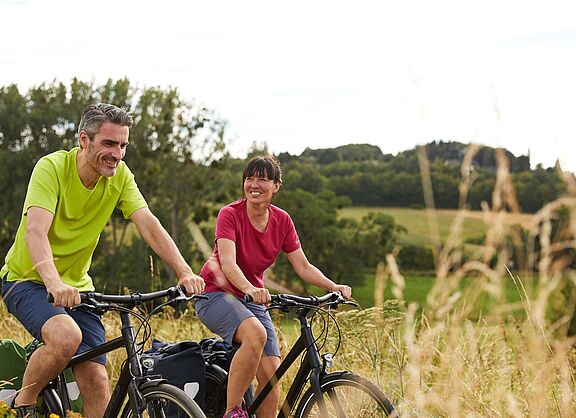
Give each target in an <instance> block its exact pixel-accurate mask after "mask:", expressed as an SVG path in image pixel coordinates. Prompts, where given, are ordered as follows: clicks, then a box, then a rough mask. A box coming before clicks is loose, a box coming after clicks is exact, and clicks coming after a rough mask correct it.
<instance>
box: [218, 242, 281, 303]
mask: <svg viewBox="0 0 576 418" xmlns="http://www.w3.org/2000/svg"><path fill="white" fill-rule="evenodd" d="M216 245H217V246H218V256H219V258H220V267H221V268H222V271H223V272H224V275H225V276H226V278H227V279H228V280H229V281H230V283H232V284H233V285H234V286H235V287H236V288H237V289H239V290H240V291H241V292H242V293H244V294H246V295H250V296H252V299H253V300H254V303H260V304H264V303H268V302H270V293H269V292H268V290H267V289H262V288H258V287H255V286H253V285H252V283H250V282H249V281H248V279H247V278H246V276H244V273H243V272H242V270H241V269H240V267H238V264H236V243H235V242H234V241H232V240H229V239H226V238H218V240H216Z"/></svg>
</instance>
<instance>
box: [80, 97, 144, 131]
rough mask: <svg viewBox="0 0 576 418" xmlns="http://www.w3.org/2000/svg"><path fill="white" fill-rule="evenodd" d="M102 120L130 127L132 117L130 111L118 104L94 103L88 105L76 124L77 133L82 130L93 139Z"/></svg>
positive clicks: (132, 120) (132, 121)
mask: <svg viewBox="0 0 576 418" xmlns="http://www.w3.org/2000/svg"><path fill="white" fill-rule="evenodd" d="M104 122H111V123H115V124H117V125H120V126H127V127H129V128H131V127H132V124H133V123H134V119H133V118H132V114H131V113H130V112H128V111H127V110H125V109H121V108H119V107H118V106H114V105H112V104H108V103H96V104H93V105H90V106H88V107H87V108H86V110H85V111H84V114H83V115H82V118H81V119H80V123H79V124H78V134H80V132H81V131H84V132H86V133H87V134H88V138H90V140H93V139H94V136H95V135H96V134H97V133H98V132H99V131H100V127H101V126H102V124H104Z"/></svg>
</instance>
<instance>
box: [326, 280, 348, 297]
mask: <svg viewBox="0 0 576 418" xmlns="http://www.w3.org/2000/svg"><path fill="white" fill-rule="evenodd" d="M329 290H330V291H331V292H340V293H341V294H342V296H344V299H350V298H351V297H352V288H351V287H350V286H348V285H345V284H336V283H335V284H334V286H332V288H331V289H329Z"/></svg>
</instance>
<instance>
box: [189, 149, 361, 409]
mask: <svg viewBox="0 0 576 418" xmlns="http://www.w3.org/2000/svg"><path fill="white" fill-rule="evenodd" d="M281 174H282V173H281V170H280V164H279V162H278V160H276V159H275V158H274V157H254V158H252V159H251V160H250V161H249V162H248V164H247V165H246V167H245V168H244V174H243V176H242V182H243V195H244V198H243V199H241V200H238V201H236V202H233V203H230V204H229V205H227V206H224V207H223V208H222V209H221V210H220V213H219V214H218V220H217V222H216V245H215V246H214V252H213V253H212V255H211V256H210V258H209V260H208V261H207V262H206V264H205V265H204V267H203V268H202V270H201V272H200V276H202V278H204V281H205V282H206V296H208V299H206V300H198V301H197V302H196V311H197V313H198V317H199V318H200V320H201V321H202V322H203V323H204V324H205V325H206V326H207V327H208V328H209V329H210V330H211V331H212V332H214V333H216V334H219V335H220V336H221V337H222V338H223V339H224V340H225V341H226V342H228V343H229V344H232V343H234V344H235V345H236V346H238V350H237V351H236V354H235V355H234V358H233V360H232V364H231V365H230V375H229V377H228V392H227V406H226V411H227V412H226V414H225V415H224V418H239V417H240V418H243V417H247V416H248V415H247V414H246V412H245V411H244V410H242V409H241V407H240V406H241V405H242V395H243V393H244V392H245V391H246V390H247V389H248V387H249V386H250V384H251V382H252V380H253V378H254V377H256V379H257V381H258V389H257V392H258V391H259V390H260V389H261V388H263V387H264V384H265V383H266V382H267V381H268V380H269V378H270V377H271V376H272V374H273V373H274V372H275V371H276V369H277V368H278V366H279V365H280V350H279V348H278V339H277V336H276V333H275V331H274V326H273V324H272V321H271V319H270V315H269V314H268V312H267V311H266V308H265V307H264V306H263V305H264V304H266V303H268V302H270V293H269V292H268V290H266V288H265V287H264V271H265V270H266V269H267V268H268V267H270V266H271V265H272V264H273V263H274V260H275V259H276V256H277V255H278V254H279V253H280V251H284V252H285V253H286V255H287V257H288V260H289V261H290V263H291V264H292V267H293V268H294V270H295V272H296V273H297V274H298V276H300V277H301V278H302V279H303V280H305V281H306V282H308V283H310V284H313V285H316V286H318V287H321V288H323V289H326V290H329V291H340V292H342V295H343V296H344V297H346V298H349V297H350V296H351V294H352V289H351V288H350V287H349V286H346V285H340V284H336V283H334V282H333V281H332V280H330V279H329V278H327V277H326V276H324V274H322V272H321V271H320V270H318V269H317V268H316V267H315V266H313V265H312V264H310V262H309V261H308V259H307V258H306V256H305V255H304V252H303V251H302V248H301V246H300V240H299V239H298V235H297V234H296V229H295V227H294V223H293V222H292V219H291V218H290V216H289V215H288V213H287V212H285V211H284V210H282V209H280V208H278V207H277V206H274V205H272V200H273V198H274V196H275V195H276V193H278V191H279V190H280V187H281V186H282V179H281ZM244 295H250V296H252V298H253V300H254V303H246V302H245V301H244ZM278 397H279V387H276V388H275V389H274V390H273V391H272V392H271V393H270V395H268V397H267V398H266V400H265V401H264V403H263V404H262V405H261V406H260V408H259V409H258V411H257V413H258V418H265V417H273V416H275V415H276V408H277V404H278Z"/></svg>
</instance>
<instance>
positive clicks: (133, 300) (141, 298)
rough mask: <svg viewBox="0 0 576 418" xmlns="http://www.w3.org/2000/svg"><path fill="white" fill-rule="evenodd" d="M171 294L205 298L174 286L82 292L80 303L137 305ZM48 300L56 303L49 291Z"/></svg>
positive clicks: (179, 297) (178, 297)
mask: <svg viewBox="0 0 576 418" xmlns="http://www.w3.org/2000/svg"><path fill="white" fill-rule="evenodd" d="M166 296H169V297H170V299H172V300H174V301H188V300H191V299H197V298H200V299H202V298H205V296H203V295H192V296H186V290H185V289H184V288H183V287H182V286H172V287H169V288H168V289H164V290H158V291H156V292H150V293H138V292H135V293H131V294H129V295H106V294H103V293H98V292H81V293H80V303H86V302H90V301H96V302H110V303H117V304H121V305H137V304H141V303H144V302H148V301H151V300H155V299H160V298H163V297H166ZM48 302H50V303H54V297H53V296H52V295H51V294H50V293H49V294H48Z"/></svg>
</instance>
